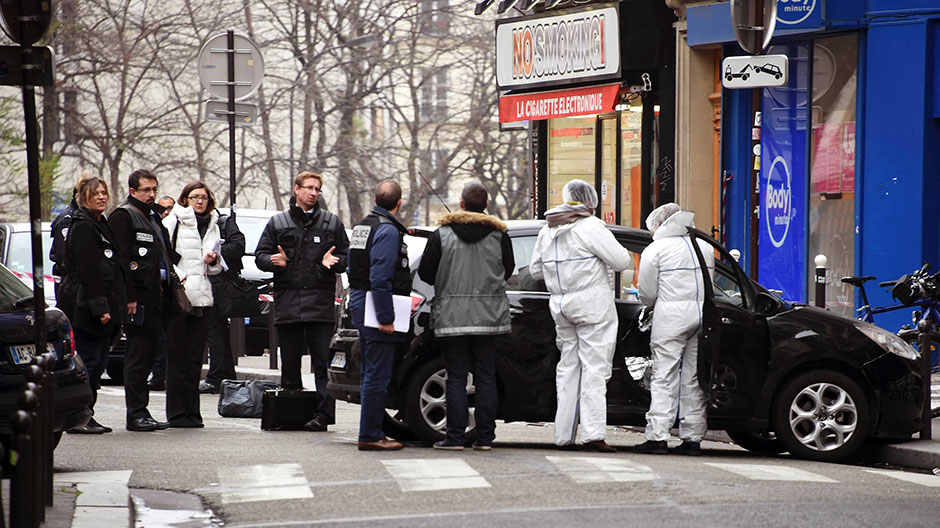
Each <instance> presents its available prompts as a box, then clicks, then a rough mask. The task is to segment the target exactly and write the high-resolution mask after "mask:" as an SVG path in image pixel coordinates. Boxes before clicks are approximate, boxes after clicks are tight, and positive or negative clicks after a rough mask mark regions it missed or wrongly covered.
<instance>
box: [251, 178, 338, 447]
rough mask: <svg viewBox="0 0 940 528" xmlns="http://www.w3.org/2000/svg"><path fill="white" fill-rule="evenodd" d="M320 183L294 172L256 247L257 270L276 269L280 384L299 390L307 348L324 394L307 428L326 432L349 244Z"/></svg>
mask: <svg viewBox="0 0 940 528" xmlns="http://www.w3.org/2000/svg"><path fill="white" fill-rule="evenodd" d="M322 186H323V177H322V176H321V175H320V174H317V173H314V172H301V173H300V174H299V175H297V177H296V178H295V179H294V197H293V198H291V200H290V208H289V209H288V210H287V211H283V212H280V213H278V214H276V215H274V216H273V217H271V219H270V220H269V221H268V225H267V226H265V228H264V232H263V233H262V234H261V238H260V239H259V240H258V247H257V249H256V250H255V264H256V265H257V266H258V269H261V270H264V271H270V272H272V273H274V324H275V325H277V339H278V343H279V344H280V347H281V387H283V388H285V389H301V388H303V383H302V381H301V377H300V359H301V358H302V357H303V355H304V354H305V353H306V352H307V350H310V355H311V361H312V362H313V371H314V379H315V380H316V386H317V392H319V393H320V394H324V395H326V397H325V398H324V399H323V400H322V401H321V402H320V404H319V406H318V407H317V410H316V413H315V414H314V416H313V418H312V419H311V420H310V421H309V422H307V425H306V427H307V429H308V430H310V431H326V429H327V426H328V425H329V424H332V423H335V420H336V401H335V400H334V399H333V397H332V396H329V395H327V392H326V384H327V375H326V369H327V366H328V363H329V360H330V338H331V337H332V336H333V330H334V328H335V325H336V315H335V311H334V299H335V298H336V296H335V291H336V276H337V275H338V274H340V273H342V272H343V270H345V269H346V252H347V251H348V248H349V239H348V238H347V237H346V229H345V228H344V227H343V222H342V221H341V220H340V219H339V218H338V217H337V216H336V215H334V214H333V213H330V212H329V211H327V210H326V209H324V208H323V207H321V206H320V204H319V203H318V199H319V197H320V190H321V188H322Z"/></svg>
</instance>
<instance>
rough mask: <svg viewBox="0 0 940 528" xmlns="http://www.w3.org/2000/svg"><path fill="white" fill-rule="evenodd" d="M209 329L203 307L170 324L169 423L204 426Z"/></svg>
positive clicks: (167, 378) (168, 363) (167, 375)
mask: <svg viewBox="0 0 940 528" xmlns="http://www.w3.org/2000/svg"><path fill="white" fill-rule="evenodd" d="M208 329H209V320H208V317H206V316H205V311H204V310H202V309H199V308H194V309H193V313H191V314H189V315H185V316H183V317H177V318H176V319H174V320H173V321H171V322H170V328H169V332H168V336H169V348H168V349H167V369H166V419H167V421H170V422H190V423H202V414H201V413H200V412H199V378H200V374H202V353H203V351H204V350H205V348H206V334H207V332H208Z"/></svg>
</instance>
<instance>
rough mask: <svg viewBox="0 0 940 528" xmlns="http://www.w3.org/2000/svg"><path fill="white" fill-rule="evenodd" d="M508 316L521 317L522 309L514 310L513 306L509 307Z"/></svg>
mask: <svg viewBox="0 0 940 528" xmlns="http://www.w3.org/2000/svg"><path fill="white" fill-rule="evenodd" d="M509 315H522V308H516V307H515V306H510V307H509Z"/></svg>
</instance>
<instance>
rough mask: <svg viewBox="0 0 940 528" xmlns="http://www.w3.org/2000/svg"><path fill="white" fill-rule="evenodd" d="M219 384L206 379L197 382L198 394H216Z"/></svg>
mask: <svg viewBox="0 0 940 528" xmlns="http://www.w3.org/2000/svg"><path fill="white" fill-rule="evenodd" d="M218 393H219V386H218V385H213V384H211V383H209V382H208V381H200V382H199V394H218Z"/></svg>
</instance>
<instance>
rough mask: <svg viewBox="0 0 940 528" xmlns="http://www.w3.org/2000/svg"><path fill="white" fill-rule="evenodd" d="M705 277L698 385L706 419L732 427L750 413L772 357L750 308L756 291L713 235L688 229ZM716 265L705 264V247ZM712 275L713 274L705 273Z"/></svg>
mask: <svg viewBox="0 0 940 528" xmlns="http://www.w3.org/2000/svg"><path fill="white" fill-rule="evenodd" d="M690 233H691V236H692V237H693V239H694V240H695V241H696V242H697V243H696V244H693V247H694V249H695V252H696V256H697V257H698V259H699V262H701V263H702V270H703V274H704V275H705V276H706V277H705V278H706V280H705V281H704V282H705V301H704V303H703V307H702V334H701V335H700V337H699V354H698V376H699V384H700V385H701V386H702V389H703V390H704V391H705V393H706V396H707V400H708V418H709V424H710V425H712V426H714V425H715V424H716V423H725V426H727V427H729V428H733V427H734V425H735V424H738V425H740V420H741V419H746V418H749V417H751V416H752V415H753V414H754V405H755V403H756V402H757V401H758V400H759V397H760V394H761V389H762V388H763V385H764V380H765V379H766V377H767V370H768V363H769V358H770V349H769V338H768V332H767V322H766V319H765V318H764V317H763V316H760V315H758V314H756V313H755V312H754V302H755V299H756V292H755V289H754V287H753V285H752V283H751V281H750V280H749V279H748V278H747V276H746V275H745V274H744V271H743V270H741V267H740V266H738V264H737V262H736V261H735V260H734V259H733V258H732V257H731V255H730V254H729V253H728V252H727V251H725V249H724V248H723V247H721V245H720V244H718V242H716V241H715V240H714V239H712V238H711V237H709V236H708V235H706V234H705V233H702V232H701V231H698V230H694V229H691V230H690ZM709 249H710V250H711V251H714V255H715V266H714V270H713V271H708V270H707V268H706V266H705V262H706V259H705V256H704V255H705V253H704V251H706V250H709ZM709 275H711V276H709Z"/></svg>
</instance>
